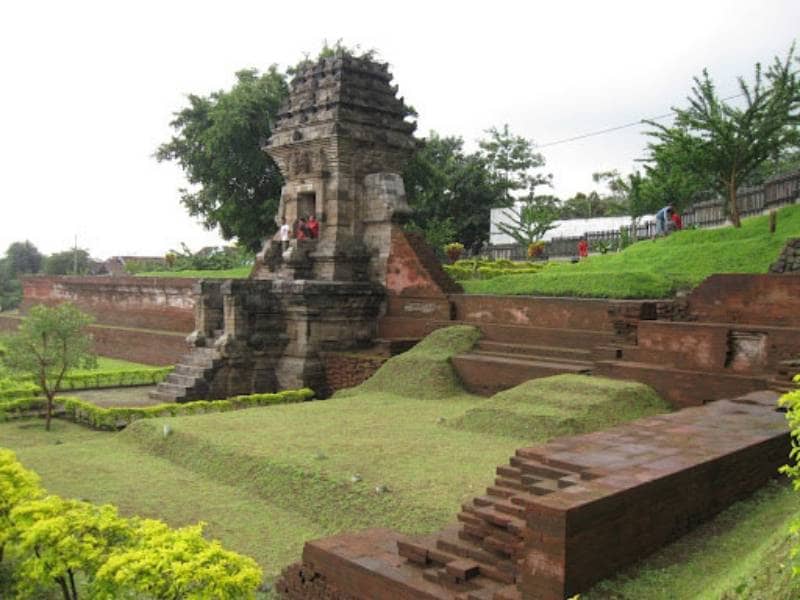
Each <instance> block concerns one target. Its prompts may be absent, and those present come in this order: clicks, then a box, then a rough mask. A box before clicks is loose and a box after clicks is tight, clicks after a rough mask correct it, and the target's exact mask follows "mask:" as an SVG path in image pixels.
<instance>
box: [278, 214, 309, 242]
mask: <svg viewBox="0 0 800 600" xmlns="http://www.w3.org/2000/svg"><path fill="white" fill-rule="evenodd" d="M278 237H279V238H280V241H281V243H282V244H283V245H284V246H287V245H288V244H289V240H290V239H292V238H294V239H296V240H315V239H317V238H318V237H319V221H318V220H317V217H316V216H315V215H314V214H310V215H308V216H307V217H300V218H299V219H295V222H294V223H293V224H292V226H291V227H289V224H288V223H287V222H286V217H283V219H282V220H281V228H280V229H279V230H278Z"/></svg>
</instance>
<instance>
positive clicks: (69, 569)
mask: <svg viewBox="0 0 800 600" xmlns="http://www.w3.org/2000/svg"><path fill="white" fill-rule="evenodd" d="M11 520H12V521H13V522H14V526H15V538H14V546H15V551H16V553H17V554H19V555H20V556H21V557H22V559H21V560H20V561H19V563H18V565H17V571H18V578H19V580H20V582H21V585H22V589H23V591H26V590H27V591H33V590H35V589H36V587H38V586H41V585H46V584H48V583H50V582H53V581H55V582H56V583H57V584H58V586H59V588H60V589H61V593H62V595H63V596H64V600H78V587H77V585H76V582H75V580H76V577H80V576H81V575H82V576H83V577H85V578H86V579H87V580H88V582H89V584H91V580H92V578H93V575H94V573H95V572H96V570H97V569H98V568H99V567H100V565H102V564H103V563H104V562H105V560H106V558H107V556H108V554H109V552H110V550H111V549H112V548H113V547H114V546H115V545H118V544H121V543H123V542H124V541H125V540H127V539H128V537H129V536H130V527H129V525H128V522H127V521H126V520H124V519H120V518H119V517H118V515H117V509H116V508H114V507H113V506H110V505H104V506H95V505H92V504H89V503H88V502H80V501H78V500H65V499H63V498H59V497H58V496H47V497H46V498H42V499H41V500H32V501H29V502H25V503H23V504H21V505H19V506H17V507H16V508H15V509H14V510H13V511H11Z"/></svg>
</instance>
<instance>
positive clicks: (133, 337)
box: [0, 314, 187, 365]
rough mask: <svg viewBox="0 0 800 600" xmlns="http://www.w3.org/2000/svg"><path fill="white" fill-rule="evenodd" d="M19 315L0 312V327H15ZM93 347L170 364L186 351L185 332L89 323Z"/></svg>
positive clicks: (124, 356) (150, 362)
mask: <svg viewBox="0 0 800 600" xmlns="http://www.w3.org/2000/svg"><path fill="white" fill-rule="evenodd" d="M22 318H23V317H21V316H15V315H2V314H0V331H5V332H9V333H13V332H14V331H16V329H17V327H18V326H19V323H20V322H21V321H22ZM89 332H90V333H91V335H92V338H93V339H94V351H95V352H96V353H97V354H99V355H100V356H109V357H111V358H120V359H122V360H131V361H134V362H141V363H144V364H148V365H171V364H174V363H175V362H176V361H177V360H178V358H180V356H181V355H182V354H184V353H185V352H186V349H187V345H186V336H185V335H183V334H182V333H176V332H173V331H157V330H152V329H133V328H125V327H113V326H107V325H91V326H90V327H89Z"/></svg>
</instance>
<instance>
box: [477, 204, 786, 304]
mask: <svg viewBox="0 0 800 600" xmlns="http://www.w3.org/2000/svg"><path fill="white" fill-rule="evenodd" d="M794 237H800V205H794V206H787V207H784V208H782V209H781V210H779V211H778V227H777V230H776V232H775V234H773V235H771V234H770V233H769V220H768V217H767V216H761V217H753V218H750V219H744V220H743V221H742V227H741V228H740V229H735V228H733V227H722V228H719V229H697V230H686V231H679V232H676V233H673V234H672V235H670V236H669V237H666V238H660V239H658V240H655V241H653V240H644V241H641V242H638V243H636V244H633V245H632V246H630V247H629V248H626V249H625V250H623V251H622V252H619V253H614V254H606V255H600V256H591V257H589V258H588V259H586V260H584V261H582V262H580V263H578V264H571V263H552V264H550V265H548V267H547V268H545V269H543V270H542V271H540V272H538V273H532V274H520V275H505V276H503V277H498V278H495V279H488V280H474V281H465V282H462V283H463V285H464V289H465V290H466V291H467V292H468V293H474V294H538V295H547V296H585V297H608V298H664V297H667V296H670V295H672V294H674V293H675V292H676V291H677V290H679V289H681V288H688V287H693V286H695V285H697V284H699V283H700V282H701V281H703V279H705V278H706V277H708V276H709V275H712V274H714V273H766V272H767V270H768V268H769V265H770V264H771V263H772V262H774V261H775V260H776V259H777V257H778V254H780V251H781V249H782V248H783V246H784V244H785V243H786V241H787V240H788V239H791V238H794Z"/></svg>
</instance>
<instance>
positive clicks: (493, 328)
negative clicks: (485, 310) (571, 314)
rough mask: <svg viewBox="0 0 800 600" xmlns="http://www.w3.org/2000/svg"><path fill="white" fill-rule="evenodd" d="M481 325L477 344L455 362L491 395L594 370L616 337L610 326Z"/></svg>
mask: <svg viewBox="0 0 800 600" xmlns="http://www.w3.org/2000/svg"><path fill="white" fill-rule="evenodd" d="M481 331H482V333H483V335H484V337H483V338H481V340H480V341H479V342H478V344H477V345H476V347H475V349H473V350H472V351H471V352H468V353H465V354H460V355H458V356H455V357H453V359H452V362H453V366H454V367H455V369H456V371H457V372H458V374H459V376H460V377H461V380H462V382H463V383H464V386H465V387H466V388H467V389H468V390H469V391H471V392H473V393H477V394H482V395H486V396H490V395H492V394H495V393H497V392H499V391H502V390H505V389H509V388H512V387H514V386H517V385H519V384H521V383H523V382H525V381H527V380H529V379H535V378H537V377H547V376H550V375H558V374H560V373H574V374H589V373H591V372H592V367H593V364H594V360H595V359H596V358H597V353H598V352H606V350H603V348H607V347H608V345H609V344H610V343H611V342H612V339H613V334H611V333H610V332H608V333H607V332H601V331H586V330H579V329H555V328H546V327H524V328H523V327H514V326H501V325H484V326H481ZM518 340H522V341H518Z"/></svg>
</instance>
